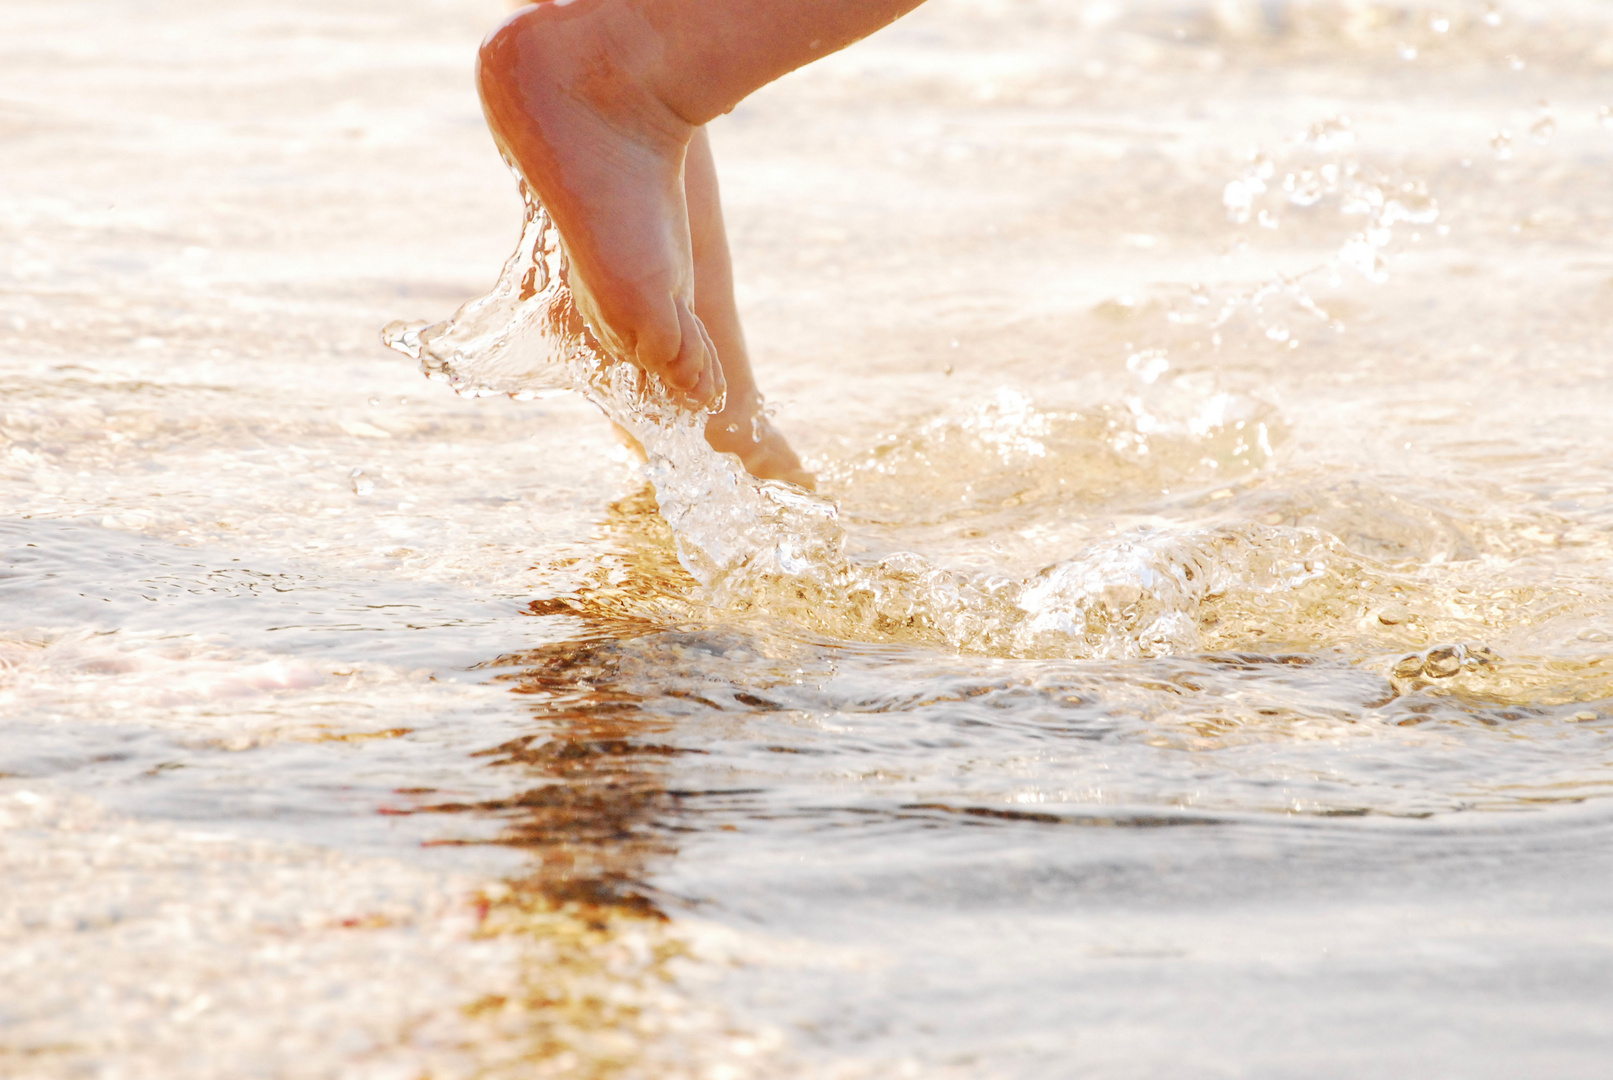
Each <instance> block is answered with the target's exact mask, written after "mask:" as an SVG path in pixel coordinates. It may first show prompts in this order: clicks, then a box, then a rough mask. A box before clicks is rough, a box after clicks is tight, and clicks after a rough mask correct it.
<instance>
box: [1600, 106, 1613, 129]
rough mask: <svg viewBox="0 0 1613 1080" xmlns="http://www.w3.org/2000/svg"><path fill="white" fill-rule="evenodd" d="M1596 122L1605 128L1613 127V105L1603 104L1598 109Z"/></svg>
mask: <svg viewBox="0 0 1613 1080" xmlns="http://www.w3.org/2000/svg"><path fill="white" fill-rule="evenodd" d="M1596 122H1597V123H1599V124H1601V125H1602V126H1603V127H1605V128H1613V105H1603V106H1602V107H1601V108H1600V109H1597V110H1596Z"/></svg>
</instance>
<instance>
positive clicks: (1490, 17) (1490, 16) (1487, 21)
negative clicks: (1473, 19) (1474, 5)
mask: <svg viewBox="0 0 1613 1080" xmlns="http://www.w3.org/2000/svg"><path fill="white" fill-rule="evenodd" d="M1484 25H1485V26H1500V25H1501V9H1500V8H1498V7H1496V6H1495V5H1494V4H1485V5H1484Z"/></svg>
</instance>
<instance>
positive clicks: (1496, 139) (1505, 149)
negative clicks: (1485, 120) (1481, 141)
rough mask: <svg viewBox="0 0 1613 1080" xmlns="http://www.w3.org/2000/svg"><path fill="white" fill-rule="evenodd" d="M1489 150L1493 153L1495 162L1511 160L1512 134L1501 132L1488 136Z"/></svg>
mask: <svg viewBox="0 0 1613 1080" xmlns="http://www.w3.org/2000/svg"><path fill="white" fill-rule="evenodd" d="M1490 149H1491V150H1493V151H1495V160H1497V161H1511V160H1512V132H1510V131H1506V130H1504V129H1503V130H1501V131H1498V132H1496V133H1495V134H1494V135H1492V136H1490Z"/></svg>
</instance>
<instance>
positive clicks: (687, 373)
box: [637, 300, 723, 405]
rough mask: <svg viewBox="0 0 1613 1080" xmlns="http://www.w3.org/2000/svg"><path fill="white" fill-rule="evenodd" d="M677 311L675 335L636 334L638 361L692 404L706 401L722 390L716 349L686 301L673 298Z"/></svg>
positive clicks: (720, 371) (712, 398) (701, 403)
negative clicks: (637, 336) (637, 337)
mask: <svg viewBox="0 0 1613 1080" xmlns="http://www.w3.org/2000/svg"><path fill="white" fill-rule="evenodd" d="M673 306H674V308H675V309H676V311H677V328H678V334H677V338H676V339H675V340H674V339H673V338H672V337H671V335H668V334H664V333H663V334H654V335H645V334H641V335H640V336H639V342H638V349H637V354H638V359H639V363H640V364H642V365H643V366H644V368H645V369H646V370H648V371H651V372H654V373H655V374H657V375H659V376H660V377H661V378H662V379H663V380H664V381H665V382H666V384H667V386H669V387H670V388H671V389H672V390H674V391H677V392H679V396H681V397H682V398H684V399H685V400H686V401H688V402H689V403H690V404H693V405H706V404H708V403H710V402H711V401H712V400H714V399H715V398H716V397H717V396H718V395H719V394H721V393H722V389H723V379H722V369H721V368H719V367H718V366H717V349H716V346H714V345H713V344H712V343H711V337H710V335H708V334H707V333H706V328H705V326H704V325H703V324H702V323H701V322H700V320H699V319H698V318H697V317H696V316H695V314H694V312H693V311H692V310H691V309H690V307H689V305H688V304H686V303H684V302H683V301H681V300H675V301H673Z"/></svg>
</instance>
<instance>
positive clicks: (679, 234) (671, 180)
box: [477, 4, 724, 405]
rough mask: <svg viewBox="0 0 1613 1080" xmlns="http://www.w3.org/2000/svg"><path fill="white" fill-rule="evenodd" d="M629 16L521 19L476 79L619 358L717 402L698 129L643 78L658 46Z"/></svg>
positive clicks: (489, 47) (540, 9) (559, 12)
mask: <svg viewBox="0 0 1613 1080" xmlns="http://www.w3.org/2000/svg"><path fill="white" fill-rule="evenodd" d="M625 7H626V6H625V5H609V6H600V5H595V6H590V7H589V8H587V9H582V10H579V8H580V5H579V6H572V5H561V4H542V5H539V6H536V7H529V8H525V9H523V10H521V11H519V12H517V13H516V14H515V15H513V16H511V17H510V18H509V19H507V20H506V21H505V22H504V24H503V25H501V26H500V27H499V28H498V29H496V30H494V31H493V33H492V34H490V35H489V36H488V38H487V41H486V42H485V43H483V45H482V49H481V54H480V57H479V63H478V68H477V82H478V87H479V89H480V90H481V95H482V105H483V108H484V109H485V110H486V113H487V122H488V126H489V127H490V128H492V130H493V137H494V139H495V140H496V141H497V142H498V145H499V148H500V149H501V150H502V151H503V152H504V154H505V155H506V156H507V157H508V158H509V159H510V160H511V161H513V162H515V164H516V165H517V166H518V167H519V168H520V170H521V174H522V176H524V177H525V178H526V182H527V183H528V184H529V185H531V187H532V189H533V191H534V192H535V193H536V195H537V197H538V199H539V201H541V202H542V203H543V205H544V207H545V208H546V209H547V210H548V211H549V214H550V215H551V217H552V218H553V219H554V222H555V225H556V226H557V227H558V228H559V230H560V235H561V237H562V239H563V240H564V242H565V247H566V254H567V256H568V257H569V259H570V262H571V267H572V276H571V287H572V292H573V295H574V296H575V298H576V301H577V306H578V309H579V311H580V312H581V313H582V315H583V317H584V318H585V319H586V320H587V321H588V322H589V324H590V325H591V326H592V327H593V329H594V330H595V331H596V333H598V334H599V336H600V338H601V340H602V343H603V344H604V345H605V347H606V348H607V349H608V350H609V351H610V352H611V353H612V354H614V355H615V356H617V357H618V358H621V359H625V360H629V361H631V362H633V363H636V364H637V365H638V366H640V367H642V368H643V369H644V370H646V371H648V372H650V373H651V374H654V375H658V376H660V377H661V379H662V380H664V381H665V382H666V383H667V385H668V386H669V387H671V388H672V389H674V390H676V391H681V392H682V393H683V394H684V396H685V397H686V398H687V399H688V400H689V401H690V402H692V403H694V404H697V405H704V404H706V403H708V402H710V401H712V400H713V399H714V398H716V397H717V395H718V394H720V393H721V392H722V390H723V385H724V384H723V376H722V368H721V366H720V365H719V364H718V363H717V352H716V348H715V347H714V346H713V345H712V343H711V340H710V338H709V337H708V335H707V333H706V330H705V327H704V326H703V325H702V324H701V322H700V320H699V319H698V318H696V317H695V314H694V266H693V262H692V257H691V254H690V240H689V220H688V209H687V206H686V204H685V201H684V187H683V163H684V154H685V151H686V150H687V147H688V144H689V140H690V138H691V136H692V135H693V134H694V131H695V128H694V127H693V126H692V125H691V124H689V123H688V122H686V121H685V120H683V119H682V118H681V117H679V116H678V115H677V114H676V113H675V112H673V111H672V109H671V108H669V107H668V106H667V105H666V104H665V103H664V102H663V101H662V100H660V99H659V98H658V97H657V96H656V95H655V94H654V93H652V92H651V91H650V90H649V88H648V87H647V86H645V84H644V83H643V81H642V80H641V78H640V72H642V71H643V70H644V69H645V54H646V52H647V51H650V50H653V49H654V48H655V47H656V44H657V43H656V41H655V39H654V36H653V32H652V31H651V29H650V28H649V26H648V24H645V23H642V22H641V21H640V22H635V21H634V18H633V17H632V13H631V11H630V10H629V12H628V17H625V18H624V17H621V16H620V12H621V10H622V9H625ZM612 12H615V13H616V15H615V16H614V17H609V18H608V17H607V16H609V15H610V13H612Z"/></svg>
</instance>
